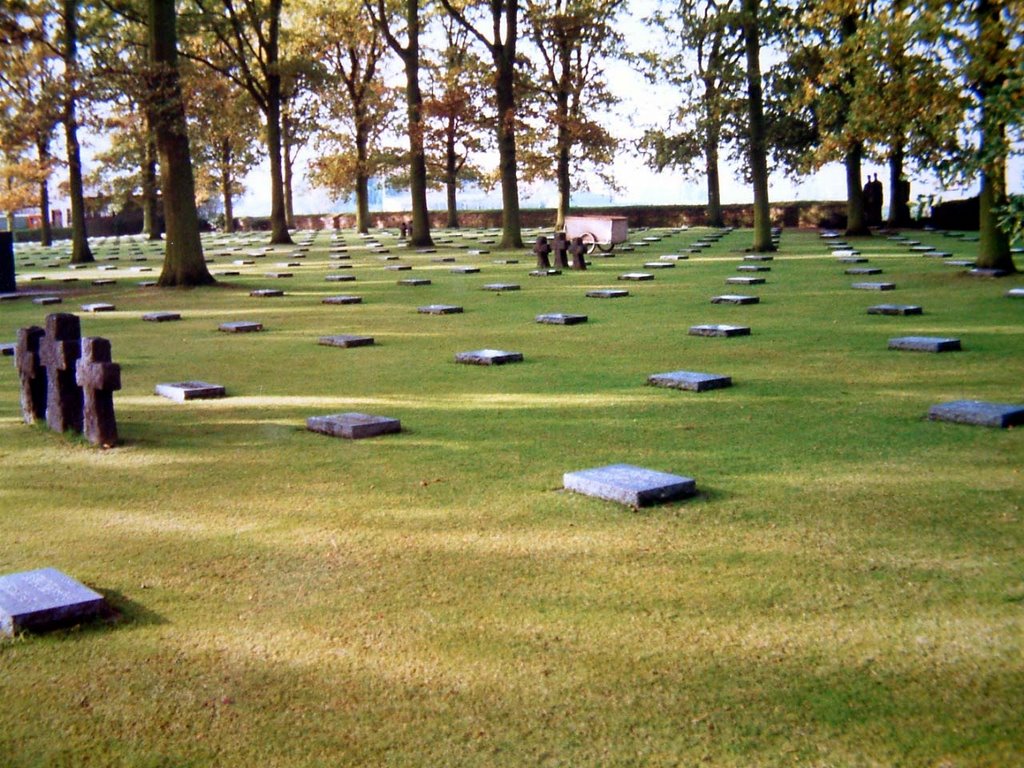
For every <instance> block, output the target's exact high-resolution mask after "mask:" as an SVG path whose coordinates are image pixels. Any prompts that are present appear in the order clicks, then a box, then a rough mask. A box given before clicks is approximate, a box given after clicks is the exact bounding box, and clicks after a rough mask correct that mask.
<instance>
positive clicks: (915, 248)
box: [910, 245, 935, 253]
mask: <svg viewBox="0 0 1024 768" xmlns="http://www.w3.org/2000/svg"><path fill="white" fill-rule="evenodd" d="M934 250H935V249H934V248H933V247H932V246H930V245H912V246H910V252H911V253H928V252H929V251H934Z"/></svg>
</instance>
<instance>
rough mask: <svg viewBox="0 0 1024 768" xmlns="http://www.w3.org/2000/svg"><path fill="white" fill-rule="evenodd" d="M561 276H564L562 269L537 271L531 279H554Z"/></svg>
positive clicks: (533, 272) (531, 275) (531, 274)
mask: <svg viewBox="0 0 1024 768" xmlns="http://www.w3.org/2000/svg"><path fill="white" fill-rule="evenodd" d="M560 274H562V270H560V269H535V270H533V271H532V272H531V273H530V277H554V276H555V275H560Z"/></svg>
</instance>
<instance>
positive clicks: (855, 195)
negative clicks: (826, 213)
mask: <svg viewBox="0 0 1024 768" xmlns="http://www.w3.org/2000/svg"><path fill="white" fill-rule="evenodd" d="M862 153H863V149H862V148H861V145H860V142H856V143H855V144H854V145H853V146H852V147H850V149H849V150H847V152H846V157H845V159H844V165H845V166H846V232H845V233H844V234H845V235H846V236H847V237H856V236H861V235H870V234H871V230H870V229H869V228H868V222H867V217H866V216H865V215H864V186H863V181H862V180H861V178H860V160H861V154H862Z"/></svg>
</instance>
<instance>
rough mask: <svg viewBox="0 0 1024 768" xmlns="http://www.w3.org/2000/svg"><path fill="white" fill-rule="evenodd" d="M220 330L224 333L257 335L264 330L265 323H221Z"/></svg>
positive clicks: (236, 321) (251, 321)
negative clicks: (257, 332) (256, 333)
mask: <svg viewBox="0 0 1024 768" xmlns="http://www.w3.org/2000/svg"><path fill="white" fill-rule="evenodd" d="M218 328H219V329H220V330H221V331H223V332H224V333H255V332H256V331H262V330H263V323H257V322H255V321H253V320H232V321H231V322H228V323H221V324H220V325H219V326H218Z"/></svg>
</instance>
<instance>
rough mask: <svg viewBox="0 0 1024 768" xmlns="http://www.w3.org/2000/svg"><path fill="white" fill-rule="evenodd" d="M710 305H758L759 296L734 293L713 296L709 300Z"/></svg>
mask: <svg viewBox="0 0 1024 768" xmlns="http://www.w3.org/2000/svg"><path fill="white" fill-rule="evenodd" d="M711 303H712V304H760V303H761V297H760V296H743V295H741V294H736V293H726V294H723V295H721V296H715V297H713V298H712V299H711Z"/></svg>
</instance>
